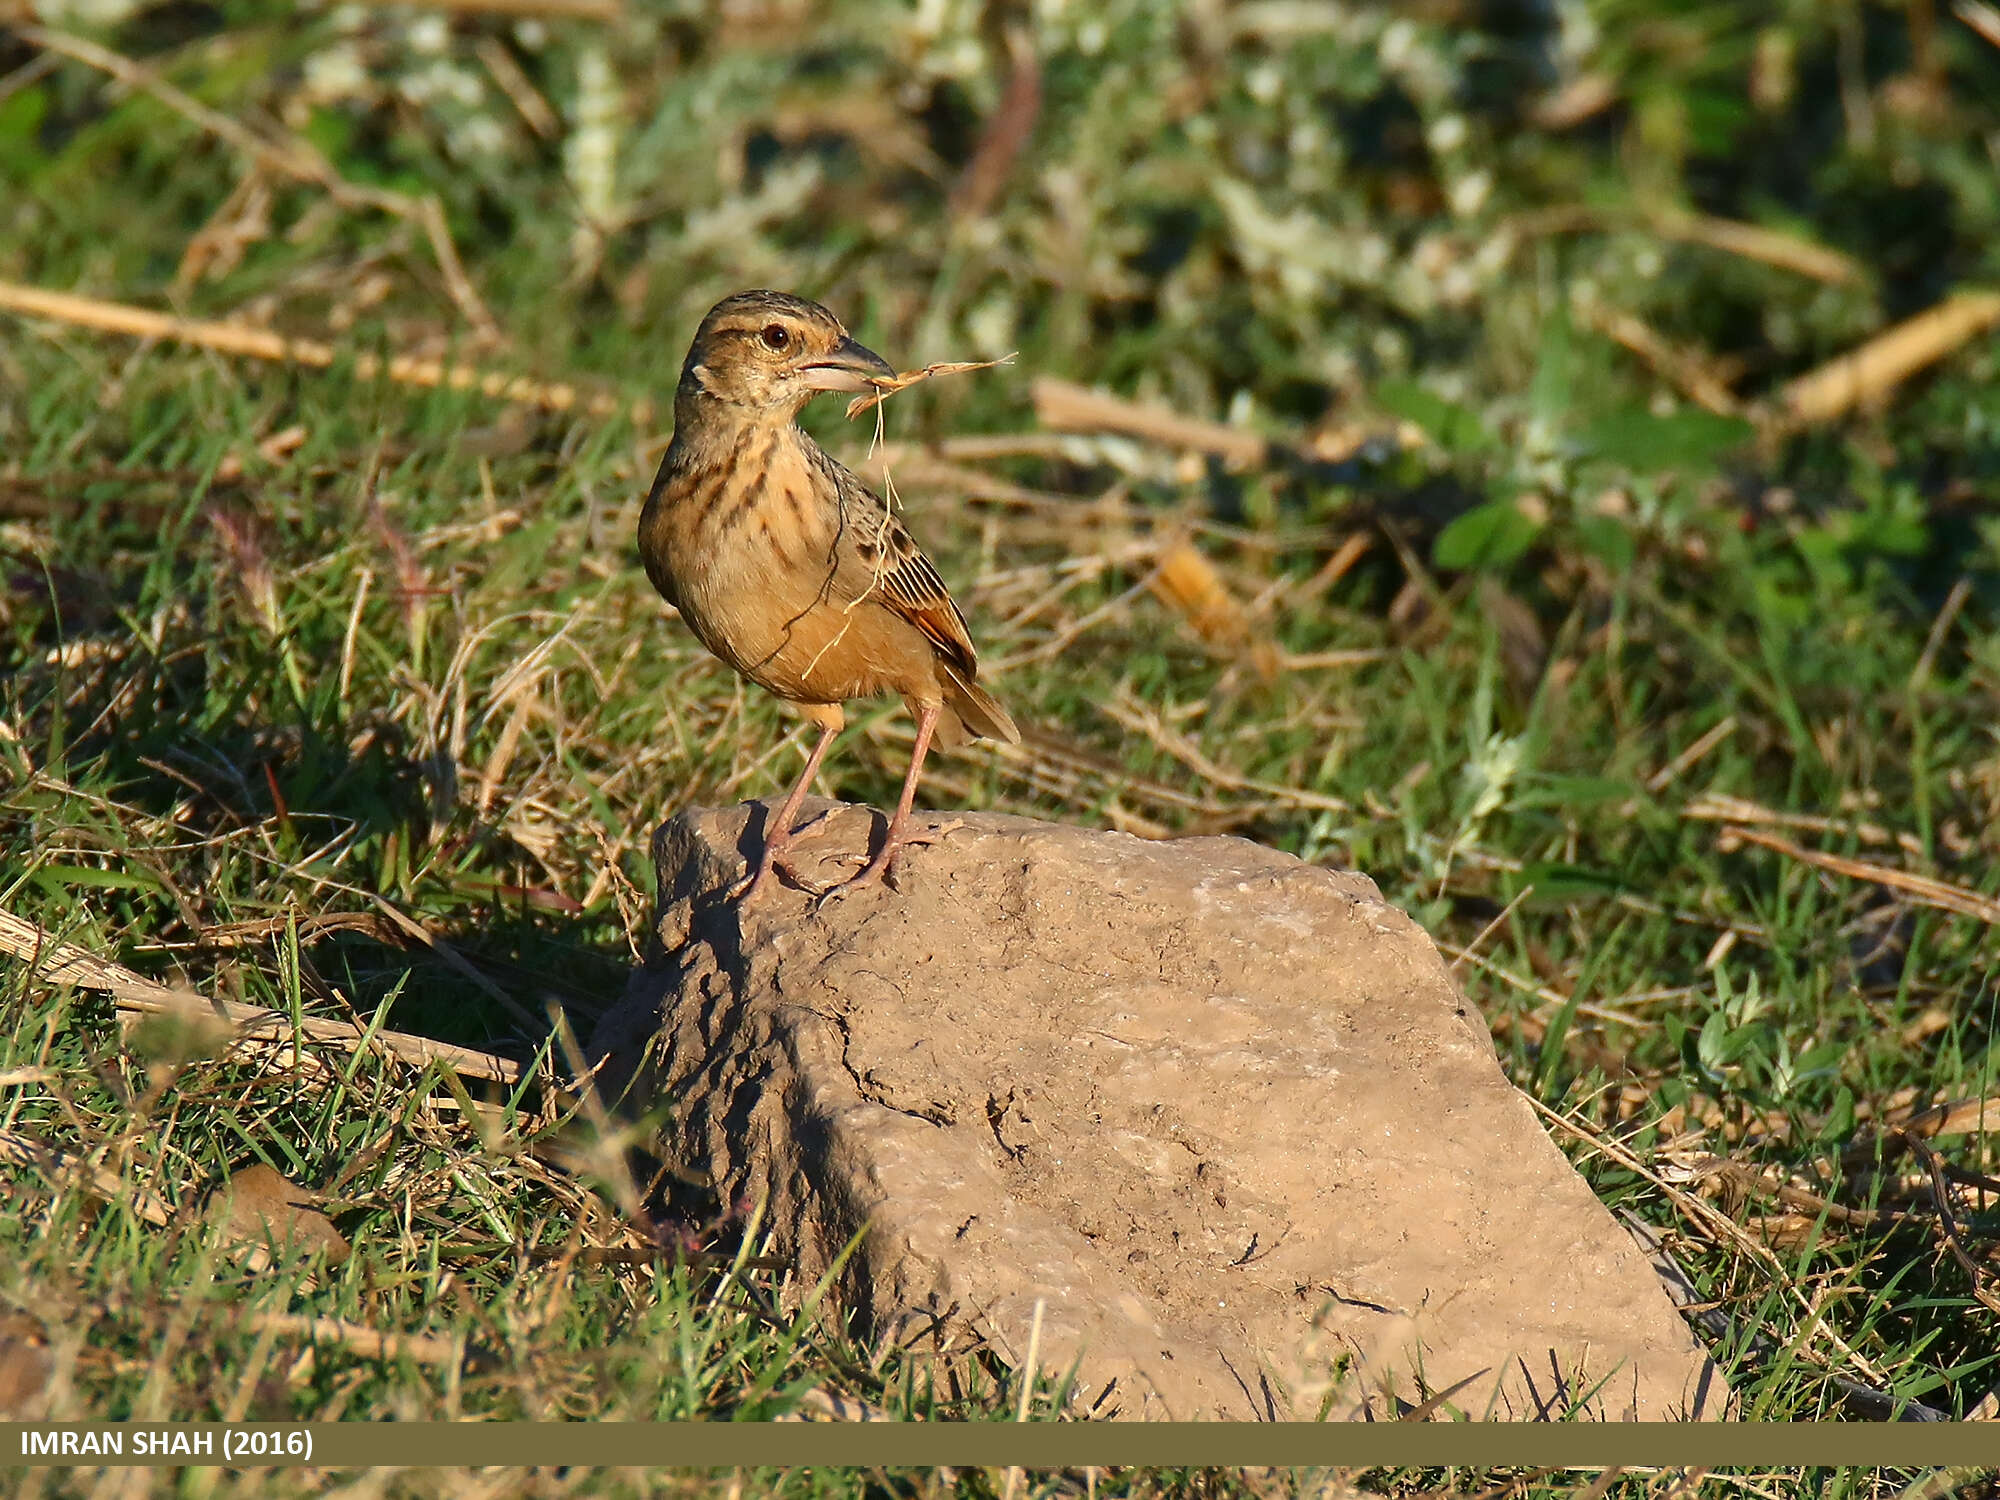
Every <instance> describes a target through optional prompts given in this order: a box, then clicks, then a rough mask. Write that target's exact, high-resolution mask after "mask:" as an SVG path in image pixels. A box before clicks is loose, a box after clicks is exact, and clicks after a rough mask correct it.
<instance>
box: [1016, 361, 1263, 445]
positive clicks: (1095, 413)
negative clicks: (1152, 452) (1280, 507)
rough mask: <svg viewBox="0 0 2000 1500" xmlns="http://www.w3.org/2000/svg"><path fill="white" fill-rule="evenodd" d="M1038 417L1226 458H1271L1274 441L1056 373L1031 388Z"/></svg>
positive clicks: (1070, 428)
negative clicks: (1089, 387)
mask: <svg viewBox="0 0 2000 1500" xmlns="http://www.w3.org/2000/svg"><path fill="white" fill-rule="evenodd" d="M1030 394H1031V396H1032V397H1033V399H1034V403H1035V419H1036V420H1037V421H1039V422H1040V423H1041V424H1042V425H1043V426H1044V427H1050V428H1054V429H1055V430H1056V431H1057V432H1116V433H1121V434H1123V435H1124V436H1126V437H1135V438H1142V439H1144V440H1146V441H1148V442H1154V443H1162V444H1165V445H1166V446H1167V447H1170V448H1190V449H1193V450H1194V451H1195V452H1197V453H1213V454H1214V455H1215V456H1216V457H1217V458H1220V459H1221V460H1222V461H1223V462H1224V463H1232V464H1241V465H1244V466H1246V467H1254V466H1256V465H1259V464H1264V463H1268V462H1270V460H1271V457H1272V450H1273V445H1272V443H1271V442H1270V440H1269V439H1267V438H1262V437H1259V436H1258V435H1257V434H1256V433H1254V432H1245V431H1244V430H1243V429H1242V428H1240V427H1231V426H1228V425H1227V424H1225V423H1222V422H1204V421H1202V420H1200V419H1199V418H1196V417H1184V416H1182V415H1181V414H1180V413H1179V412H1176V411H1169V410H1168V409H1167V408H1166V407H1164V406H1148V405H1145V404H1142V403H1140V402H1137V401H1127V400H1125V399H1124V398H1123V397H1122V396H1112V395H1108V394H1106V393H1105V392H1103V391H1093V390H1089V389H1087V388H1085V387H1083V386H1080V385H1075V384H1073V383H1072V382H1070V381H1067V380H1058V379H1057V378H1056V377H1054V376H1053V375H1044V376H1042V377H1041V378H1040V379H1038V380H1037V381H1036V382H1035V383H1034V386H1033V387H1032V389H1031V392H1030Z"/></svg>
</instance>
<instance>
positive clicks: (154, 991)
mask: <svg viewBox="0 0 2000 1500" xmlns="http://www.w3.org/2000/svg"><path fill="white" fill-rule="evenodd" d="M0 953H7V954H11V955H12V956H13V957H15V958H18V959H20V960H22V961H23V962H24V963H29V964H35V965H37V966H38V967H39V968H40V970H41V975H42V978H43V980H44V981H45V982H47V983H49V984H73V985H75V986H76V987H77V988H79V989H86V990H97V991H100V992H102V993H104V994H108V995H110V996H111V997H112V998H113V1000H115V1001H116V1002H117V1005H118V1008H119V1009H120V1010H126V1011H133V1012H137V1013H139V1014H142V1015H156V1016H179V1017H182V1018H184V1019H194V1020H204V1021H215V1020H220V1021H223V1022H226V1023H227V1024H228V1025H229V1026H230V1027H231V1028H232V1029H233V1030H234V1031H235V1033H236V1034H237V1035H238V1036H240V1037H242V1036H258V1035H265V1036H284V1035H289V1034H290V1033H291V1030H292V1020H291V1017H289V1016H285V1015H280V1014H279V1013H278V1012H277V1011H275V1010H266V1009H265V1008H264V1007H263V1006H261V1005H242V1004H239V1003H238V1002H236V1001H234V1000H211V999H209V998H207V997H206V996H204V995H199V994H196V993H195V992H194V991H193V990H177V989H169V988H168V987H167V986H165V985H162V984H155V983H154V982H153V981H152V980H150V979H147V978H146V977H145V976H144V975H141V974H135V973H134V972H133V971H132V970H130V969H128V968H126V967H124V965H122V964H115V963H112V962H111V961H110V960H108V959H102V958H99V957H98V956H97V955H96V954H94V953H88V952H85V951H84V950H83V949H81V948H78V947H76V946H75V945H74V944H71V943H59V942H57V941H56V940H55V937H54V936H53V934H51V933H49V932H47V931H46V930H44V929H43V928H41V927H38V926H36V925H35V924H34V923H33V922H30V921H27V920H25V919H24V918H21V917H18V916H16V915H14V913H12V912H10V911H6V910H0ZM300 1025H301V1029H302V1030H303V1032H304V1033H305V1035H306V1036H307V1037H309V1038H311V1039H312V1040H313V1041H316V1042H326V1043H329V1044H331V1045H333V1046H336V1047H344V1048H346V1049H347V1050H349V1051H353V1050H355V1049H356V1048H358V1047H360V1046H361V1045H362V1043H363V1041H364V1039H365V1038H366V1037H367V1033H366V1031H365V1030H364V1029H363V1028H362V1027H359V1026H356V1025H354V1024H353V1023H351V1022H348V1021H332V1020H327V1019H325V1018H324V1017H320V1016H307V1017H305V1019H304V1020H303V1021H302V1022H301V1023H300ZM372 1043H373V1045H374V1046H377V1047H379V1048H381V1049H382V1050H383V1051H384V1052H387V1053H389V1054H390V1055H392V1056H394V1057H398V1058H401V1059H402V1060H403V1061H404V1062H407V1063H411V1064H414V1065H415V1066H417V1067H423V1066H425V1065H426V1064H429V1063H434V1062H435V1063H443V1064H445V1065H446V1066H447V1067H450V1068H453V1069H455V1070H456V1071H457V1072H458V1073H460V1074H461V1075H463V1076H464V1077H467V1078H483V1079H487V1080H489V1081H491V1082H494V1083H518V1082H520V1079H521V1068H520V1065H519V1064H518V1063H516V1062H513V1061H512V1060H510V1059H508V1058H504V1057H499V1056H496V1055H495V1054H493V1053H491V1052H479V1051H475V1050H474V1049H473V1048H471V1047H459V1046H455V1045H453V1044H452V1043H450V1042H436V1041H432V1040H431V1039H430V1038H429V1037H421V1036H411V1035H409V1034H408V1033H406V1032H401V1031H378V1032H376V1033H375V1035H374V1037H373V1039H372Z"/></svg>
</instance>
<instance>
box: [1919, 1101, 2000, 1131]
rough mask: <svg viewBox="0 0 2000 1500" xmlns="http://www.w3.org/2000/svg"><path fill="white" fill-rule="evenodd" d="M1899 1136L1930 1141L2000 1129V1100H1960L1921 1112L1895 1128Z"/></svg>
mask: <svg viewBox="0 0 2000 1500" xmlns="http://www.w3.org/2000/svg"><path fill="white" fill-rule="evenodd" d="M1895 1129H1896V1132H1897V1133H1898V1134H1899V1135H1906V1136H1910V1137H1912V1138H1913V1139H1921V1140H1929V1139H1931V1138H1933V1137H1935V1136H1941V1135H1984V1134H1985V1133H1986V1132H1987V1131H1988V1130H1995V1129H2000V1097H1992V1098H1985V1099H1957V1100H1954V1101H1952V1102H1951V1103H1949V1104H1936V1105H1932V1106H1931V1107H1930V1108H1929V1109H1923V1110H1918V1111H1917V1112H1916V1113H1915V1114H1912V1115H1910V1116H1909V1117H1908V1118H1907V1119H1905V1120H1903V1121H1902V1122H1901V1123H1900V1124H1897V1125H1895Z"/></svg>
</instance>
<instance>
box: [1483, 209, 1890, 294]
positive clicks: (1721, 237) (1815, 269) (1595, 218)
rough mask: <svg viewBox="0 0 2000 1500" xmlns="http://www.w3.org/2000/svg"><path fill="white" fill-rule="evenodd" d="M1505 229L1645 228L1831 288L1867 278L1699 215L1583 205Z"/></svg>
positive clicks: (1783, 241)
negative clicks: (1794, 274) (1806, 278)
mask: <svg viewBox="0 0 2000 1500" xmlns="http://www.w3.org/2000/svg"><path fill="white" fill-rule="evenodd" d="M1507 227H1508V228H1509V229H1511V230H1513V231H1514V232H1515V233H1516V234H1519V235H1522V236H1523V237H1526V236H1530V235H1540V234H1590V233H1598V232H1602V231H1605V230H1615V229H1644V230H1649V231H1651V232H1652V233H1654V234H1656V235H1658V236H1659V237H1660V238H1661V239H1666V240H1679V241H1682V242H1683V243H1686V244H1693V245H1706V246H1707V247H1708V248H1709V249H1711V250H1721V251H1723V252H1725V253H1727V254H1730V255H1737V256H1741V257H1742V258H1743V259H1745V260H1754V261H1760V262H1762V263H1763V264H1764V265H1767V266H1776V267H1777V268H1778V269H1779V270H1783V271H1792V272H1795V273H1796V274H1798V275H1800V276H1806V277H1810V278H1811V279H1812V280H1814V281H1823V282H1826V283H1827V284H1828V285H1829V286H1853V285H1858V284H1860V283H1862V282H1864V281H1865V280H1867V271H1866V269H1865V268H1864V267H1863V266H1862V264H1861V262H1860V261H1858V260H1856V259H1854V258H1853V257H1852V256H1850V255H1843V254H1842V253H1841V252H1840V251H1838V250H1830V249H1828V248H1827V247H1826V246H1824V245H1815V244H1813V243H1812V242H1811V241H1810V240H1802V239H1799V238H1798V237H1797V236H1795V235H1789V234H1784V233H1782V232H1780V231H1778V230H1775V229H1765V228H1763V227H1762V226H1761V225H1757V224H1745V223H1743V222H1742V221H1740V220H1737V219H1718V218H1712V217H1710V216H1707V215H1703V214H1645V213H1640V212H1636V211H1625V212H1620V211H1618V210H1615V209H1600V208H1591V207H1587V206H1585V205H1583V204H1573V205H1568V206H1563V207H1557V208H1551V209H1544V210H1541V211H1539V212H1536V213H1528V214H1523V215H1521V216H1519V217H1518V218H1516V219H1513V220H1511V221H1510V222H1509V224H1508V226H1507Z"/></svg>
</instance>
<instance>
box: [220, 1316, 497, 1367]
mask: <svg viewBox="0 0 2000 1500" xmlns="http://www.w3.org/2000/svg"><path fill="white" fill-rule="evenodd" d="M243 1326H244V1327H245V1328H247V1329H249V1330H250V1331H251V1332H253V1333H264V1332H267V1331H268V1332H270V1333H274V1334H276V1335H277V1336H278V1337H280V1338H299V1339H304V1340H306V1341H307V1342H308V1343H312V1344H322V1345H332V1346H334V1347H336V1348H340V1349H344V1350H346V1351H347V1352H348V1353H349V1354H352V1355H355V1356H357V1357H358V1358H361V1359H379V1360H383V1361H386V1362H394V1361H397V1360H404V1359H407V1360H410V1361H412V1362H414V1363H416V1364H420V1365H450V1364H455V1363H457V1362H458V1360H459V1359H460V1358H462V1357H463V1354H464V1346H463V1345H462V1344H460V1342H459V1341H458V1340H457V1339H447V1338H440V1337H438V1336H437V1335H436V1334H431V1333H384V1332H383V1331H382V1330H381V1329H379V1328H370V1327H369V1326H368V1325H367V1324H365V1323H350V1322H348V1321H346V1320H345V1319H343V1318H314V1317H308V1316H307V1315H305V1314H303V1313H280V1312H253V1313H251V1314H249V1316H247V1317H246V1318H245V1319H244V1320H243Z"/></svg>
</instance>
